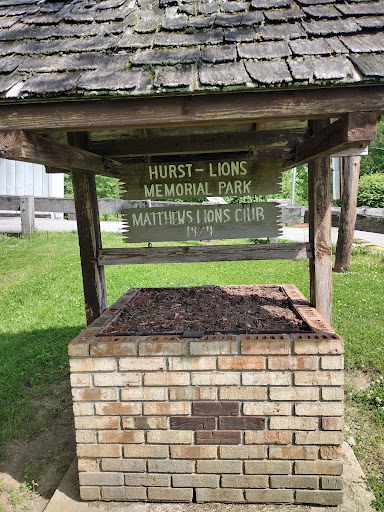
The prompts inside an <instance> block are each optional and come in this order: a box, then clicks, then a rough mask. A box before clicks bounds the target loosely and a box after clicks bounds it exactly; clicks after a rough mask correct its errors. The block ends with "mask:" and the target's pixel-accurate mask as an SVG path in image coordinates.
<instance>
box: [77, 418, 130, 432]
mask: <svg viewBox="0 0 384 512" xmlns="http://www.w3.org/2000/svg"><path fill="white" fill-rule="evenodd" d="M75 428H76V429H77V430H92V429H108V430H109V429H115V428H120V418H119V417H118V416H77V417H76V418H75Z"/></svg>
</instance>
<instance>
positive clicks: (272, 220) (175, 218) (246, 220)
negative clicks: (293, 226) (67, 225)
mask: <svg viewBox="0 0 384 512" xmlns="http://www.w3.org/2000/svg"><path fill="white" fill-rule="evenodd" d="M277 205H278V204H277V203H272V202H270V203H262V202H259V203H242V204H226V205H214V206H208V205H199V206H189V205H188V206H175V207H173V208H172V207H165V208H151V209H148V208H140V209H137V208H131V209H129V210H124V211H123V219H124V221H125V229H124V231H123V235H124V241H125V242H127V243H137V242H165V241H180V240H219V239H230V238H235V239H236V238H271V237H278V236H279V235H280V234H281V229H279V227H278V225H277V224H278V217H279V216H281V209H280V208H277Z"/></svg>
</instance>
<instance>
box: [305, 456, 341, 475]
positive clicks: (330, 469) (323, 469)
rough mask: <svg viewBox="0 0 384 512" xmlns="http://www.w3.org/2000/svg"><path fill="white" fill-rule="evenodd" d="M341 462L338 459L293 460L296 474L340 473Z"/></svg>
mask: <svg viewBox="0 0 384 512" xmlns="http://www.w3.org/2000/svg"><path fill="white" fill-rule="evenodd" d="M342 472H343V463H342V462H339V461H328V460H315V461H303V460H300V461H297V462H295V474H296V475H341V474H342Z"/></svg>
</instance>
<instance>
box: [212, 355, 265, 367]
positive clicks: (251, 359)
mask: <svg viewBox="0 0 384 512" xmlns="http://www.w3.org/2000/svg"><path fill="white" fill-rule="evenodd" d="M217 364H218V368H219V370H264V369H265V357H257V356H233V357H229V356H228V357H225V356H222V357H218V358H217Z"/></svg>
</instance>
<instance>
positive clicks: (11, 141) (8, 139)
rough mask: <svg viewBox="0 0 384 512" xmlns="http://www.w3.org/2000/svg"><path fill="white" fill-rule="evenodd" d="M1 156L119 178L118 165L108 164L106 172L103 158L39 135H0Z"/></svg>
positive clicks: (23, 132) (25, 133)
mask: <svg viewBox="0 0 384 512" xmlns="http://www.w3.org/2000/svg"><path fill="white" fill-rule="evenodd" d="M0 157H2V158H7V159H9V160H20V161H22V162H31V163H35V164H41V165H46V166H48V167H50V166H52V167H56V168H57V167H58V168H60V171H61V172H63V170H67V171H71V170H81V171H87V172H92V173H95V174H106V173H107V174H108V175H109V176H112V177H117V175H118V171H117V168H118V165H119V164H118V163H117V162H113V161H112V162H111V161H109V162H108V168H109V170H108V171H106V170H105V166H104V159H103V157H101V156H99V155H95V154H93V153H90V152H89V151H85V150H83V149H79V148H76V147H72V146H69V145H68V144H60V143H58V142H54V141H52V140H50V139H47V138H46V137H42V136H41V135H36V134H34V133H28V132H25V131H23V130H21V131H8V132H0Z"/></svg>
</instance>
